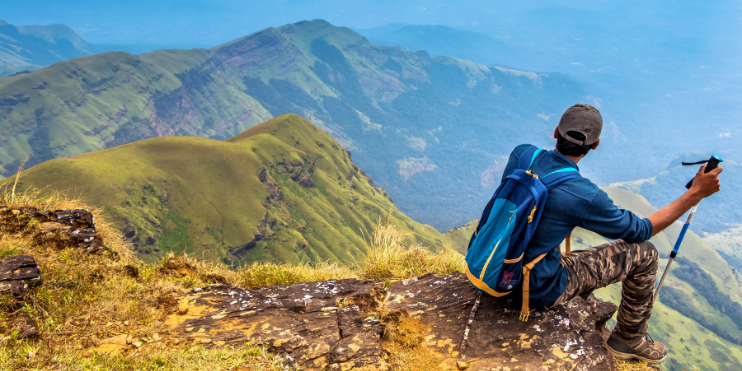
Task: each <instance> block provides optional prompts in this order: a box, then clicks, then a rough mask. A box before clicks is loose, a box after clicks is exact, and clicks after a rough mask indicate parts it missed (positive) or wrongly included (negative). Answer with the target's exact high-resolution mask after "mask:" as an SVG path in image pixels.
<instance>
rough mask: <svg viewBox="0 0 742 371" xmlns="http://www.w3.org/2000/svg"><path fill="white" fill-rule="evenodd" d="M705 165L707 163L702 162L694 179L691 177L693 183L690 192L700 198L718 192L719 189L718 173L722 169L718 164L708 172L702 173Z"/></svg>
mask: <svg viewBox="0 0 742 371" xmlns="http://www.w3.org/2000/svg"><path fill="white" fill-rule="evenodd" d="M706 165H707V164H703V166H701V168H700V169H699V170H698V173H697V174H696V177H695V179H693V185H692V186H691V187H690V192H691V193H694V194H695V195H697V196H698V197H700V198H706V197H708V196H711V195H712V194H714V193H716V192H719V189H721V182H720V181H719V174H721V172H722V171H724V169H723V168H722V167H721V166H719V167H717V168H716V169H714V170H711V171H709V172H708V173H704V171H705V170H706Z"/></svg>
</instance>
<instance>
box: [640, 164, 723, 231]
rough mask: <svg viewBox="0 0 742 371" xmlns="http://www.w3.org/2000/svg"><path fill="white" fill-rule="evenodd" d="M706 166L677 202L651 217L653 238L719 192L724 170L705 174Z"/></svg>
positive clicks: (720, 169) (719, 168)
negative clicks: (721, 175) (705, 199)
mask: <svg viewBox="0 0 742 371" xmlns="http://www.w3.org/2000/svg"><path fill="white" fill-rule="evenodd" d="M705 169H706V165H703V166H701V169H700V170H698V173H697V174H696V178H695V180H693V185H692V186H691V187H690V189H689V190H688V191H687V192H685V194H683V195H682V196H680V197H679V198H678V199H677V200H675V201H673V202H672V203H671V204H669V205H667V206H665V207H663V208H661V209H659V210H657V211H655V212H654V214H652V215H650V216H649V218H648V219H649V221H651V222H652V228H653V230H652V236H654V235H656V234H657V233H660V232H662V231H663V230H664V229H665V228H667V227H669V226H670V224H672V223H673V222H675V221H676V220H678V218H680V217H681V216H683V214H685V212H686V211H688V210H690V208H691V207H693V206H694V205H696V204H698V203H699V202H700V201H701V200H703V199H704V198H706V197H708V196H711V195H712V194H714V193H716V192H719V189H720V188H721V183H719V174H720V173H721V172H722V171H723V170H724V169H722V168H721V167H717V168H716V169H714V170H711V171H709V172H708V173H705V174H704V172H703V171H704V170H705Z"/></svg>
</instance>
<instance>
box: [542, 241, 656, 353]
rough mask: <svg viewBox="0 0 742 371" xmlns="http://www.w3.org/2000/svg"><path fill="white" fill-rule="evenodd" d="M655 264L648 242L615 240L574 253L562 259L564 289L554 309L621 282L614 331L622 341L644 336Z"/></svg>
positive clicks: (652, 288)
mask: <svg viewBox="0 0 742 371" xmlns="http://www.w3.org/2000/svg"><path fill="white" fill-rule="evenodd" d="M657 261H658V254H657V249H656V248H655V247H654V245H653V244H652V243H651V242H649V241H645V242H642V243H638V244H637V243H626V242H624V241H622V240H618V241H613V242H609V243H606V244H603V245H600V246H597V247H594V248H591V249H587V250H578V251H573V252H572V256H571V257H563V258H562V265H563V266H564V267H565V268H566V269H567V277H568V278H567V288H566V289H565V290H564V293H563V294H562V296H560V297H559V299H557V301H556V302H554V305H557V304H561V303H563V302H566V301H568V300H571V299H572V298H574V297H575V296H578V295H580V296H582V297H587V296H588V295H590V293H591V292H593V290H595V289H599V288H601V287H605V286H608V285H610V284H612V283H616V282H623V289H622V291H621V305H620V306H619V307H618V318H617V322H618V325H617V326H616V330H617V331H618V332H619V334H621V336H623V337H624V338H625V339H635V338H637V337H640V336H643V335H644V332H645V331H647V321H649V317H650V316H651V315H652V304H653V303H654V281H655V278H656V276H657Z"/></svg>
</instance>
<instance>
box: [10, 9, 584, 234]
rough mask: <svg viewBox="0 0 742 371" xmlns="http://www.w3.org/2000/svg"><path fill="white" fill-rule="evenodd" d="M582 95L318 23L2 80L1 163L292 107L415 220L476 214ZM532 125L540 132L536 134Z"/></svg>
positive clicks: (216, 130) (84, 60)
mask: <svg viewBox="0 0 742 371" xmlns="http://www.w3.org/2000/svg"><path fill="white" fill-rule="evenodd" d="M586 95H588V94H587V92H586V91H585V90H583V88H582V86H581V85H580V84H579V83H578V82H576V81H574V80H572V79H571V78H569V77H568V76H564V75H559V74H548V75H547V74H540V73H535V72H527V71H519V70H514V69H509V68H503V67H487V66H483V65H480V64H476V63H472V62H468V61H464V60H459V59H455V58H451V57H431V56H430V55H429V54H428V53H427V52H424V51H418V52H412V51H407V50H402V49H400V48H396V47H382V46H376V45H373V44H371V43H370V42H368V41H367V40H366V39H365V38H364V37H362V36H361V35H359V34H357V33H355V32H353V31H351V30H349V29H347V28H341V27H334V26H332V25H330V24H329V23H327V22H325V21H321V20H316V21H311V22H299V23H296V24H292V25H287V26H284V27H281V28H270V29H266V30H264V31H261V32H258V33H255V34H252V35H249V36H246V37H243V38H241V39H238V40H235V41H232V42H229V43H226V44H223V45H220V46H217V47H215V48H212V49H208V50H207V49H193V50H162V51H157V52H154V53H149V54H142V55H140V56H134V55H130V54H126V53H120V52H113V53H103V54H98V55H93V56H86V57H81V58H75V59H72V60H69V61H65V62H61V63H57V64H55V65H53V66H51V67H49V68H46V69H44V70H41V71H37V72H34V73H31V74H24V75H20V76H14V77H9V78H5V79H3V80H0V102H1V103H0V143H1V144H2V147H1V148H0V170H1V171H2V175H4V176H8V175H10V174H13V173H14V172H15V170H16V168H17V167H18V164H19V163H20V161H21V160H23V158H25V157H26V156H27V155H29V154H30V155H31V158H30V160H29V165H35V164H38V163H41V162H43V161H46V160H49V159H53V158H57V157H70V156H74V155H78V154H81V153H85V152H88V151H91V150H97V149H101V148H108V147H113V146H116V145H121V144H125V143H129V142H132V141H136V140H141V139H145V138H150V137H156V136H163V135H196V136H202V137H208V138H214V139H226V138H229V137H231V136H233V135H235V134H237V133H239V132H241V131H243V130H245V129H248V128H250V127H252V126H254V125H256V124H258V123H260V122H263V121H265V120H267V119H269V118H271V117H275V116H278V115H281V114H284V113H297V114H300V115H302V116H303V117H305V118H307V119H309V120H310V121H312V122H313V123H314V124H316V125H317V126H319V127H320V128H322V129H323V130H325V131H327V132H328V133H330V134H331V135H332V136H333V137H334V138H336V139H337V140H338V141H339V142H340V143H341V144H342V145H343V146H344V147H345V148H347V149H349V150H350V151H351V152H352V153H353V159H354V161H355V162H356V163H357V164H358V165H359V166H361V167H362V168H363V169H365V170H366V172H368V174H369V175H370V176H372V177H373V178H374V180H375V181H377V182H378V183H379V184H381V185H383V186H384V187H385V188H386V189H387V190H388V191H389V193H390V194H392V196H393V198H394V200H395V202H396V204H397V205H398V206H399V207H400V209H401V210H403V211H404V212H405V213H406V214H408V215H410V217H412V218H413V219H415V220H418V221H421V222H423V223H426V224H431V225H433V226H434V227H436V228H438V229H439V230H442V231H443V230H447V229H450V228H452V227H455V226H457V225H462V224H464V223H466V222H468V221H469V220H470V219H471V217H472V216H473V215H476V214H478V212H479V211H480V210H481V207H482V205H483V204H484V202H486V200H487V198H488V197H489V196H490V194H491V192H492V191H493V190H494V188H495V187H496V185H497V184H498V182H499V175H500V171H501V169H502V166H504V162H505V160H506V156H507V154H508V153H509V151H510V150H511V149H512V148H513V147H515V146H516V145H518V144H521V143H523V142H526V141H530V142H533V143H534V144H537V145H542V146H551V145H552V143H553V142H552V141H551V139H550V138H549V135H548V134H549V133H551V132H552V130H553V127H554V125H555V124H556V121H555V119H554V118H553V116H554V115H553V114H556V113H559V112H561V111H563V110H564V108H565V107H568V106H570V105H572V104H573V103H574V102H576V101H581V100H583V98H584V97H585V96H586ZM534 133H542V134H537V135H534Z"/></svg>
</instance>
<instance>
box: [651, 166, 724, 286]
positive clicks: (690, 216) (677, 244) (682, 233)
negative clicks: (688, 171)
mask: <svg viewBox="0 0 742 371" xmlns="http://www.w3.org/2000/svg"><path fill="white" fill-rule="evenodd" d="M722 161H724V160H722V159H721V157H719V156H717V155H711V158H710V159H708V161H699V162H690V163H688V162H683V166H687V165H699V164H703V163H708V165H706V170H704V174H705V173H708V172H709V171H711V170H714V169H716V168H717V167H718V166H719V163H720V162H722ZM693 179H695V177H694V178H693ZM693 179H691V180H690V182H688V184H686V185H685V188H687V189H690V187H691V186H692V185H693ZM697 209H698V204H695V205H693V207H691V208H690V213H688V218H687V219H685V224H683V229H681V230H680V235H679V236H678V239H677V241H675V246H674V247H673V248H672V252H671V253H670V261H668V262H667V266H666V267H665V271H664V272H663V273H662V278H660V283H659V284H657V288H656V289H655V290H654V300H657V298H658V297H659V295H660V288H662V283H663V282H665V276H667V272H668V271H669V270H670V265H672V261H673V260H675V257H676V256H677V255H678V250H680V244H681V243H682V242H683V238H684V237H685V233H686V232H688V227H689V226H690V222H691V220H693V214H695V213H696V210H697Z"/></svg>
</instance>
